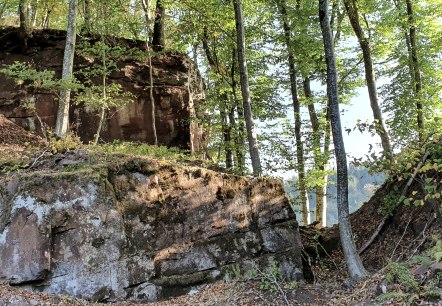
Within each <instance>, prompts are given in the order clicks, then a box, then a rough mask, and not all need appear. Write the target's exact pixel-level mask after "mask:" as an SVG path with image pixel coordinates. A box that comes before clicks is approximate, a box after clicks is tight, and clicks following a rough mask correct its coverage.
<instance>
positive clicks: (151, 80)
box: [141, 0, 158, 146]
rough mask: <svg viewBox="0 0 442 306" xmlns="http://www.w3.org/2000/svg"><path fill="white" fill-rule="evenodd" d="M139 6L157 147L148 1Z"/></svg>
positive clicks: (142, 0)
mask: <svg viewBox="0 0 442 306" xmlns="http://www.w3.org/2000/svg"><path fill="white" fill-rule="evenodd" d="M141 4H142V6H143V10H144V18H145V23H146V51H147V64H148V65H149V99H150V108H151V114H150V120H151V129H152V136H153V142H154V145H156V146H157V145H158V135H157V124H156V118H155V108H156V107H155V98H154V95H153V73H152V70H153V67H152V55H151V50H152V48H151V46H150V45H149V37H150V19H151V16H150V0H141Z"/></svg>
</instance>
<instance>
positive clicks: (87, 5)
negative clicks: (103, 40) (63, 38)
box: [84, 0, 92, 33]
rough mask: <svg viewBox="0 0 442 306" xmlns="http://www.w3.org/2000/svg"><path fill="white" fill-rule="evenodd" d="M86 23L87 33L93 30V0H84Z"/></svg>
mask: <svg viewBox="0 0 442 306" xmlns="http://www.w3.org/2000/svg"><path fill="white" fill-rule="evenodd" d="M84 25H85V28H86V31H87V33H91V31H92V12H91V0H84Z"/></svg>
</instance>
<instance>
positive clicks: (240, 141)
mask: <svg viewBox="0 0 442 306" xmlns="http://www.w3.org/2000/svg"><path fill="white" fill-rule="evenodd" d="M236 56H237V51H236V49H235V48H233V49H232V67H231V70H230V79H231V83H230V84H231V87H232V95H233V106H232V111H231V113H234V111H235V108H236V113H237V114H238V120H237V123H236V124H235V135H234V138H235V140H234V142H235V156H236V161H235V173H237V174H239V175H244V172H245V156H244V150H243V147H244V130H245V128H244V121H243V120H242V119H241V118H244V112H243V110H242V105H241V102H240V101H239V99H238V95H237V93H236V89H237V86H238V84H237V82H236V77H235V75H236V73H235V66H236V65H235V63H236ZM232 116H233V117H234V114H232ZM232 122H233V121H232Z"/></svg>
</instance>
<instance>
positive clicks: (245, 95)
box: [233, 0, 262, 176]
mask: <svg viewBox="0 0 442 306" xmlns="http://www.w3.org/2000/svg"><path fill="white" fill-rule="evenodd" d="M233 8H234V11H235V24H236V36H237V48H238V64H239V67H238V68H239V73H240V76H241V78H240V79H241V93H242V100H243V111H244V119H245V121H246V129H247V140H248V142H249V153H250V159H251V160H252V169H253V174H254V175H255V176H260V175H261V174H262V168H261V160H260V158H259V150H258V143H257V139H256V131H255V124H254V122H253V115H252V107H251V99H250V87H249V75H248V72H247V63H246V55H245V50H246V45H245V33H244V21H243V15H242V5H241V0H233Z"/></svg>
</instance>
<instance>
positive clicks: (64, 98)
mask: <svg viewBox="0 0 442 306" xmlns="http://www.w3.org/2000/svg"><path fill="white" fill-rule="evenodd" d="M77 6H78V2H77V0H69V11H68V29H67V33H66V47H65V49H64V58H63V70H62V76H61V78H62V79H63V80H70V79H72V76H73V66H74V55H75V41H76V35H77V25H76V20H77ZM70 100H71V90H70V89H65V90H62V91H61V93H60V100H59V102H58V112H57V121H56V124H55V135H56V136H57V137H60V138H64V137H66V134H67V132H68V128H69V103H70Z"/></svg>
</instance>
